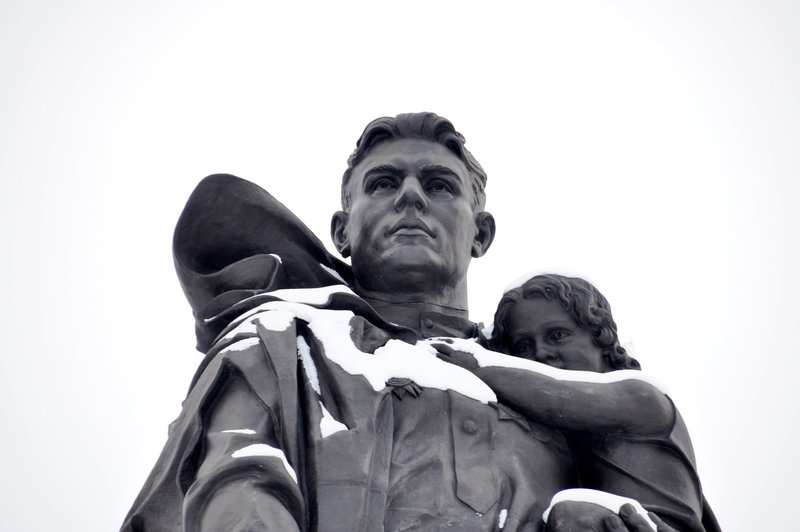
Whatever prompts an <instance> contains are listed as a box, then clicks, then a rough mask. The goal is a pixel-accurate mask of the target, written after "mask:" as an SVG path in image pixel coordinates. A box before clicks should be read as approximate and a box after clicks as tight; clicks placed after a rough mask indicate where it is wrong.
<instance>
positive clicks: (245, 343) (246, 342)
mask: <svg viewBox="0 0 800 532" xmlns="http://www.w3.org/2000/svg"><path fill="white" fill-rule="evenodd" d="M258 341H259V340H258V338H257V337H251V338H242V339H241V340H237V341H235V342H233V343H232V344H231V345H229V346H228V347H226V348H225V349H223V351H244V350H245V349H247V348H250V347H253V346H254V345H258Z"/></svg>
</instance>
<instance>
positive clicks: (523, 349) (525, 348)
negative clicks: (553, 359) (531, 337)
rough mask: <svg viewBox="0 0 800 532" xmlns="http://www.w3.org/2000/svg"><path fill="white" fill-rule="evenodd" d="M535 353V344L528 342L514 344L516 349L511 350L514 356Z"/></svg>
mask: <svg viewBox="0 0 800 532" xmlns="http://www.w3.org/2000/svg"><path fill="white" fill-rule="evenodd" d="M532 351H533V344H532V343H531V342H529V341H528V340H525V341H522V342H517V343H516V344H514V349H512V350H511V354H512V355H518V356H526V355H528V354H530V353H531V352H532Z"/></svg>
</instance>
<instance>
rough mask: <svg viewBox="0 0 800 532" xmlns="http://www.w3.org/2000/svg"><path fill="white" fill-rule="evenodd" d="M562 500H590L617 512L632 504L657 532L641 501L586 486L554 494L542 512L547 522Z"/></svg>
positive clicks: (654, 531)
mask: <svg viewBox="0 0 800 532" xmlns="http://www.w3.org/2000/svg"><path fill="white" fill-rule="evenodd" d="M562 501H577V502H590V503H592V504H597V505H599V506H602V507H604V508H608V509H609V510H611V511H612V512H614V513H616V514H618V513H619V509H620V508H622V505H623V504H630V505H633V507H634V508H635V509H636V513H638V514H639V515H641V516H642V517H644V519H645V521H647V524H649V525H650V527H652V529H653V532H656V528H657V527H656V524H655V523H653V521H651V520H650V517H649V516H648V515H647V512H646V511H645V509H644V508H642V505H641V504H639V501H637V500H635V499H629V498H628V497H620V496H619V495H614V494H612V493H606V492H605V491H598V490H590V489H585V488H573V489H568V490H562V491H559V492H558V493H556V494H555V495H553V498H552V499H551V500H550V506H548V507H547V510H545V511H544V513H543V514H542V519H543V520H544V522H545V523H547V518H548V517H549V516H550V510H552V509H553V506H555V505H556V504H557V503H559V502H562Z"/></svg>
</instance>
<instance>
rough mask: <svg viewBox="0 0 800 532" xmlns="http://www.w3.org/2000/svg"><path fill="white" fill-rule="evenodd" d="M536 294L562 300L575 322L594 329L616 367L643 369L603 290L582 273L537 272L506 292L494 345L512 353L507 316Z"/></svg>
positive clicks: (496, 321) (497, 315) (497, 314)
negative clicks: (628, 347) (630, 350)
mask: <svg viewBox="0 0 800 532" xmlns="http://www.w3.org/2000/svg"><path fill="white" fill-rule="evenodd" d="M532 297H544V298H545V299H547V300H548V301H558V302H559V303H561V305H562V306H563V307H564V310H565V311H567V312H568V313H569V314H570V315H571V316H572V318H573V319H574V320H575V322H576V323H577V324H578V325H579V326H580V327H581V328H583V329H584V330H588V331H589V332H591V333H592V338H594V342H595V344H597V346H598V347H600V350H601V352H602V354H603V358H605V359H606V361H607V362H608V365H609V366H610V367H611V368H613V369H641V366H640V365H639V362H638V361H637V360H636V359H634V358H633V357H631V356H630V355H628V353H627V352H626V351H625V349H624V348H623V347H622V346H621V345H619V337H618V336H617V324H616V323H615V322H614V318H613V317H612V316H611V307H610V305H609V304H608V301H607V300H606V298H605V297H603V294H601V293H600V291H599V290H597V288H595V287H594V286H593V285H592V284H591V283H589V282H588V281H586V280H584V279H581V278H579V277H565V276H563V275H556V274H545V275H537V276H535V277H532V278H530V279H528V280H527V281H525V282H524V283H523V284H522V285H521V286H519V287H517V288H513V289H511V290H509V291H508V292H506V293H505V294H503V298H502V299H501V300H500V303H499V304H498V305H497V311H496V312H495V315H494V328H493V330H492V336H491V338H490V339H489V345H490V347H491V348H492V349H495V350H497V351H502V352H505V353H508V352H509V351H510V350H509V349H508V348H507V341H508V338H507V335H508V325H507V323H506V318H507V316H508V313H509V312H511V311H512V309H513V307H514V305H515V304H516V303H517V301H519V300H521V299H523V298H524V299H530V298H532Z"/></svg>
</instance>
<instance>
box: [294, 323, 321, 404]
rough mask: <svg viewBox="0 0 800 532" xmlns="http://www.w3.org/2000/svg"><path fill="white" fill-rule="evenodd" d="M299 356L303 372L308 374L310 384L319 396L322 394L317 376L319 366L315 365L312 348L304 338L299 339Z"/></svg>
mask: <svg viewBox="0 0 800 532" xmlns="http://www.w3.org/2000/svg"><path fill="white" fill-rule="evenodd" d="M297 356H298V357H299V358H300V362H301V363H302V364H303V370H304V371H305V372H306V378H308V382H309V384H311V387H312V388H313V389H314V391H315V392H317V394H318V395H319V394H321V393H322V391H320V387H319V377H318V376H317V366H316V365H314V360H313V359H312V358H311V348H310V347H309V346H308V342H306V339H305V338H303V337H302V336H298V337H297Z"/></svg>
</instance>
